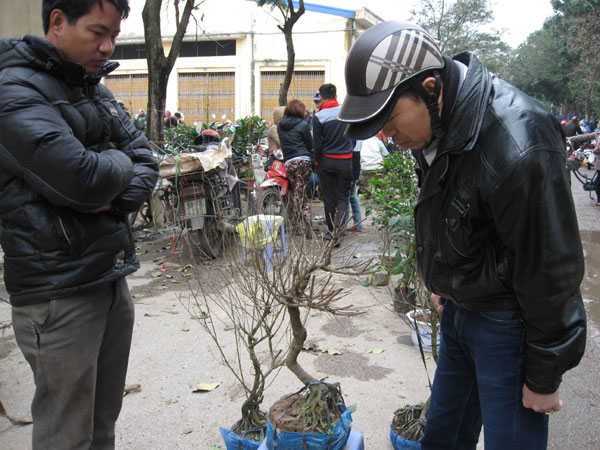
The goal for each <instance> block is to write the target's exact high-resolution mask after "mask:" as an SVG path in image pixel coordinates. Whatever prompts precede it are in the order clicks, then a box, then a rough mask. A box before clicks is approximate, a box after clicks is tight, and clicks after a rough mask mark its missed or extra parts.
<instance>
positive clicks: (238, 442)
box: [219, 427, 260, 450]
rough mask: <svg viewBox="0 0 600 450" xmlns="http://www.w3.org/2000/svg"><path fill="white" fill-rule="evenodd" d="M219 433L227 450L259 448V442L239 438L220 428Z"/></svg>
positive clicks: (231, 432) (254, 449)
mask: <svg viewBox="0 0 600 450" xmlns="http://www.w3.org/2000/svg"><path fill="white" fill-rule="evenodd" d="M219 431H220V432H221V436H222V437H223V440H224V441H225V447H226V448H227V450H256V449H257V448H258V447H260V442H256V441H253V440H250V439H246V438H243V437H240V436H238V435H237V434H235V433H234V432H233V431H231V430H228V429H227V428H223V427H221V428H219Z"/></svg>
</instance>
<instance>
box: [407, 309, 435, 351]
mask: <svg viewBox="0 0 600 450" xmlns="http://www.w3.org/2000/svg"><path fill="white" fill-rule="evenodd" d="M420 316H421V317H422V316H424V311H423V310H422V309H413V310H412V311H409V312H407V313H406V317H407V318H408V322H409V323H410V328H411V331H412V333H411V335H410V337H411V339H412V342H413V345H414V346H415V348H416V349H417V350H419V337H418V336H420V338H421V345H422V346H423V351H424V352H427V353H431V350H432V347H431V334H432V329H431V324H430V323H428V322H423V321H422V320H419V319H418V317H420ZM415 317H417V320H416V322H417V324H416V326H415ZM417 330H418V336H417ZM437 345H438V347H439V345H440V335H439V333H438V335H437Z"/></svg>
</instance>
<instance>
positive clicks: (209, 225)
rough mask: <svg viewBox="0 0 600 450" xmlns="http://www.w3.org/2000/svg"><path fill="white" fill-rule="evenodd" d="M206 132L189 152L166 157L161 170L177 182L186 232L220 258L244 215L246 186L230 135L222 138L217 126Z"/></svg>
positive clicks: (208, 254)
mask: <svg viewBox="0 0 600 450" xmlns="http://www.w3.org/2000/svg"><path fill="white" fill-rule="evenodd" d="M203 136H204V142H203V143H202V144H200V145H194V146H189V150H190V151H189V152H188V151H186V152H182V153H179V154H178V155H176V156H170V157H167V158H165V159H164V160H163V161H162V163H161V165H160V174H161V177H164V178H167V179H168V180H169V181H171V183H172V184H173V186H174V192H175V195H176V197H177V205H178V206H177V210H176V216H177V218H178V222H179V223H178V225H179V226H180V227H181V229H182V233H184V234H187V237H188V240H189V241H190V242H191V243H192V244H193V245H192V248H193V249H199V250H200V251H201V252H202V254H203V256H206V257H209V258H216V257H218V256H219V255H220V254H221V251H222V249H223V244H224V242H225V238H226V237H227V234H228V233H230V232H233V231H234V229H235V226H236V225H237V224H238V223H239V222H240V221H241V220H242V219H243V214H242V204H241V203H242V202H241V190H242V186H241V185H240V183H239V179H238V177H237V174H236V171H235V168H234V165H233V161H232V151H231V146H230V145H229V139H228V138H225V139H223V141H219V136H218V133H216V132H215V131H213V130H205V131H204V132H203ZM246 189H247V186H246Z"/></svg>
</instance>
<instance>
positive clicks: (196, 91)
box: [179, 72, 235, 125]
mask: <svg viewBox="0 0 600 450" xmlns="http://www.w3.org/2000/svg"><path fill="white" fill-rule="evenodd" d="M179 110H180V111H181V112H182V113H183V114H184V117H185V123H186V124H188V125H194V123H195V122H199V121H200V122H204V123H207V122H212V121H213V120H216V121H219V122H222V121H223V120H227V119H230V120H232V121H233V120H235V72H205V73H202V72H196V73H180V74H179ZM223 116H225V117H223Z"/></svg>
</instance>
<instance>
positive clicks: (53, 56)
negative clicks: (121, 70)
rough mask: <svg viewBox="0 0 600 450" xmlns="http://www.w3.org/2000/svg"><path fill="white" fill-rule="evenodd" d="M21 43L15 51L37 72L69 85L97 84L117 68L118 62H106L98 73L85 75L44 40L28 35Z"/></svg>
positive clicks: (78, 66) (83, 69)
mask: <svg viewBox="0 0 600 450" xmlns="http://www.w3.org/2000/svg"><path fill="white" fill-rule="evenodd" d="M22 42H23V43H25V44H26V45H19V43H17V45H15V50H16V51H17V52H18V53H19V54H20V56H21V57H22V58H24V59H25V60H27V61H28V62H29V63H30V64H31V65H33V66H36V68H38V69H39V70H42V71H44V72H48V73H49V74H51V75H53V76H55V77H56V78H60V79H62V80H64V81H65V82H66V83H67V84H70V85H95V84H98V83H99V82H100V79H101V78H102V77H104V76H106V75H107V74H109V73H110V72H112V71H113V70H115V69H116V68H117V67H119V63H118V62H115V61H108V62H107V63H106V64H104V66H102V67H101V68H100V70H98V72H96V73H93V74H87V73H86V72H85V68H84V67H83V66H82V65H81V64H79V63H76V62H73V61H69V60H67V59H65V58H64V56H63V55H62V54H61V53H60V51H59V50H58V49H57V48H56V47H54V46H53V45H52V44H51V43H50V42H48V41H47V40H46V39H43V38H41V37H39V36H34V35H31V34H28V35H26V36H25V37H24V38H23V41H22Z"/></svg>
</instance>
